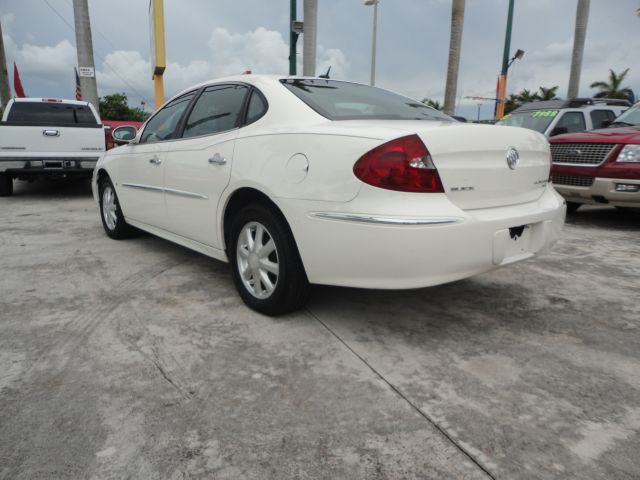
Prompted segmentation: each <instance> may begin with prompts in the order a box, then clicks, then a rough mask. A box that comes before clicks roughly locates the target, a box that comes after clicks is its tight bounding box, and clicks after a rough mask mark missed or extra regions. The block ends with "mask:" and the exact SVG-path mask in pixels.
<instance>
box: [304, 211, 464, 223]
mask: <svg viewBox="0 0 640 480" xmlns="http://www.w3.org/2000/svg"><path fill="white" fill-rule="evenodd" d="M309 215H310V216H312V217H316V218H323V219H326V220H342V221H346V222H359V223H372V224H376V225H446V224H451V223H459V222H461V221H462V220H463V219H462V218H459V217H380V216H377V215H363V214H354V213H335V212H311V213H309Z"/></svg>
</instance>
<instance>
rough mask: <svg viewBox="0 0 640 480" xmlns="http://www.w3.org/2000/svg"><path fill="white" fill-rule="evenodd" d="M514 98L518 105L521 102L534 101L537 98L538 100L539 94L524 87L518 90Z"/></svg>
mask: <svg viewBox="0 0 640 480" xmlns="http://www.w3.org/2000/svg"><path fill="white" fill-rule="evenodd" d="M516 98H517V99H518V102H519V103H520V105H522V104H523V103H529V102H535V101H537V100H540V96H539V95H538V93H537V92H533V93H531V92H530V91H529V90H527V89H526V88H523V89H522V90H520V93H518V94H517V96H516Z"/></svg>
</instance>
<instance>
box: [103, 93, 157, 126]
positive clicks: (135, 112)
mask: <svg viewBox="0 0 640 480" xmlns="http://www.w3.org/2000/svg"><path fill="white" fill-rule="evenodd" d="M100 115H101V116H102V118H104V119H107V120H133V121H137V122H143V121H144V120H146V119H147V117H148V116H149V114H148V113H146V112H144V111H143V110H142V109H140V108H129V105H128V104H127V95H126V94H125V93H114V94H112V95H105V96H104V97H101V98H100Z"/></svg>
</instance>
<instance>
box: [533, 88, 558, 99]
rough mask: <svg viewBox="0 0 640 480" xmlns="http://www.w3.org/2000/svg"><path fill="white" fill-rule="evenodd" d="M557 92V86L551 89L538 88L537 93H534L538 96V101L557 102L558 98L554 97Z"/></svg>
mask: <svg viewBox="0 0 640 480" xmlns="http://www.w3.org/2000/svg"><path fill="white" fill-rule="evenodd" d="M557 90H558V85H556V86H555V87H551V88H546V87H540V88H538V93H536V95H537V96H538V100H557V99H558V97H557V96H556V92H557Z"/></svg>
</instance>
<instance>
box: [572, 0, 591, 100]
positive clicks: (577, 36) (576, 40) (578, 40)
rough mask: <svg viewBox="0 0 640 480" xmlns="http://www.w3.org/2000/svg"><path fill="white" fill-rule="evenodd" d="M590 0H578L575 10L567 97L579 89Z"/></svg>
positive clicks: (575, 93) (575, 94) (573, 95)
mask: <svg viewBox="0 0 640 480" xmlns="http://www.w3.org/2000/svg"><path fill="white" fill-rule="evenodd" d="M590 2H591V0H578V7H577V10H576V28H575V32H574V34H573V54H572V55H571V73H570V74H569V90H568V91H567V98H575V97H577V96H578V90H579V89H580V72H581V70H582V55H583V53H584V41H585V37H586V36H587V22H588V21H589V7H590Z"/></svg>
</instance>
